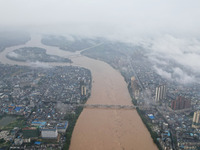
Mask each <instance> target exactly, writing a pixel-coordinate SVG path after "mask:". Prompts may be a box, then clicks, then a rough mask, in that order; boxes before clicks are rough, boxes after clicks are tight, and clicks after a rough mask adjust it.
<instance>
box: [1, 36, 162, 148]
mask: <svg viewBox="0 0 200 150" xmlns="http://www.w3.org/2000/svg"><path fill="white" fill-rule="evenodd" d="M40 39H41V37H39V36H33V37H32V39H31V41H29V42H28V43H26V44H25V45H20V46H14V47H9V48H6V49H5V50H4V51H3V52H1V53H0V61H1V62H2V63H5V64H6V63H7V64H13V65H14V64H18V65H27V66H31V65H32V64H31V63H28V62H27V63H24V62H15V61H12V60H9V59H7V58H6V54H7V53H8V52H11V51H13V50H15V49H17V48H21V47H24V46H31V47H34V46H35V47H41V48H45V49H46V50H47V53H48V54H54V55H58V56H64V57H68V58H70V59H72V61H73V64H72V65H76V66H81V67H85V68H88V69H90V71H91V73H92V92H91V97H90V98H89V99H88V101H87V104H106V105H132V103H131V97H130V95H129V93H128V89H127V84H126V82H125V81H124V79H123V77H122V76H121V74H120V73H119V72H118V71H117V70H115V69H113V68H112V67H111V66H110V65H108V64H107V63H105V62H102V61H99V60H94V59H91V58H87V57H84V56H81V57H80V54H79V53H69V52H66V51H62V50H59V49H58V48H56V47H51V46H45V45H43V44H41V42H40ZM55 51H56V53H55ZM48 65H51V66H59V65H62V66H63V65H69V64H66V63H48ZM157 149H158V148H157V146H156V145H155V144H154V143H153V140H152V138H151V136H150V134H149V132H148V130H147V128H146V127H145V126H144V124H143V123H142V120H141V119H140V117H139V115H138V114H137V111H136V110H134V109H133V110H130V109H129V110H126V109H99V108H84V109H83V111H82V113H81V115H80V116H79V118H78V121H77V123H76V125H75V128H74V131H73V134H72V139H71V145H70V150H157Z"/></svg>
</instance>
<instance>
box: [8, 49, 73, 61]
mask: <svg viewBox="0 0 200 150" xmlns="http://www.w3.org/2000/svg"><path fill="white" fill-rule="evenodd" d="M6 57H7V58H9V59H11V60H15V61H21V62H27V61H29V62H37V61H40V62H66V63H72V61H71V60H70V59H68V58H63V57H59V56H55V55H48V54H47V53H46V50H45V49H43V48H39V47H23V48H20V49H16V50H14V51H12V52H9V53H8V54H7V55H6Z"/></svg>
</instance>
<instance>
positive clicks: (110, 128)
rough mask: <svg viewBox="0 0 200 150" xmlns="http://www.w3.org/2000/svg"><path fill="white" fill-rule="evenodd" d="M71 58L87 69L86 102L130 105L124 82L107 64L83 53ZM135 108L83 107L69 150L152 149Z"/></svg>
mask: <svg viewBox="0 0 200 150" xmlns="http://www.w3.org/2000/svg"><path fill="white" fill-rule="evenodd" d="M73 62H74V63H75V64H77V65H79V66H83V67H86V68H88V69H90V70H91V72H92V77H93V84H92V93H91V97H90V98H89V99H88V101H87V104H102V105H104V104H106V105H132V102H131V97H130V95H129V92H128V89H127V84H126V82H125V81H124V79H123V77H122V76H121V74H120V73H119V72H118V71H116V70H115V69H113V68H112V67H111V66H110V65H108V64H106V63H104V62H102V61H99V60H94V59H90V58H86V57H79V58H74V59H73ZM156 149H157V146H156V145H155V144H154V143H153V140H152V138H151V136H150V134H149V132H148V130H147V129H146V127H145V126H144V124H143V123H142V120H141V119H140V117H139V115H138V114H137V111H136V110H126V109H99V108H96V109H95V108H93V109H91V108H85V109H84V110H83V112H82V113H81V115H80V116H79V118H78V121H77V123H76V125H75V128H74V131H73V134H72V139H71V145H70V150H156Z"/></svg>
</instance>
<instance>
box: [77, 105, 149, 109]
mask: <svg viewBox="0 0 200 150" xmlns="http://www.w3.org/2000/svg"><path fill="white" fill-rule="evenodd" d="M78 106H81V107H84V108H99V109H127V110H130V109H136V108H141V109H148V108H150V107H152V106H134V105H106V104H105V105H103V104H79V105H78Z"/></svg>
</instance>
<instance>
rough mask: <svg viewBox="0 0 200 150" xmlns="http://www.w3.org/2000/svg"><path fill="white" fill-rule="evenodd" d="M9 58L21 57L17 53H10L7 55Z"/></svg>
mask: <svg viewBox="0 0 200 150" xmlns="http://www.w3.org/2000/svg"><path fill="white" fill-rule="evenodd" d="M7 55H8V56H9V57H11V58H18V57H19V55H18V54H17V53H15V52H10V53H8V54H7Z"/></svg>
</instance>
